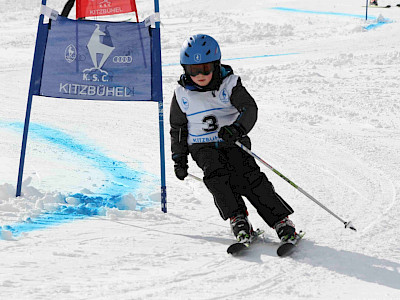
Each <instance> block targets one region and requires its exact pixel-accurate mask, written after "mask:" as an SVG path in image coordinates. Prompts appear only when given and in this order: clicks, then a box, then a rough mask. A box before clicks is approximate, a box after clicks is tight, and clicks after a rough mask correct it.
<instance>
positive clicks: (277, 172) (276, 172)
mask: <svg viewBox="0 0 400 300" xmlns="http://www.w3.org/2000/svg"><path fill="white" fill-rule="evenodd" d="M236 145H237V146H239V147H240V148H242V149H243V150H244V151H245V152H247V153H248V154H250V155H251V156H252V157H254V158H255V159H257V160H258V161H259V162H261V163H262V164H263V165H264V166H266V167H267V168H269V169H270V170H272V171H273V172H274V173H275V174H277V175H278V176H279V177H281V178H282V179H283V180H285V181H286V182H287V183H289V184H290V185H291V186H293V187H294V188H296V189H297V190H298V191H300V192H301V193H303V194H304V195H305V196H306V197H308V198H309V199H310V200H312V201H314V202H315V203H316V204H318V205H319V206H320V207H322V208H323V209H325V210H326V211H327V212H328V213H330V214H331V215H332V216H334V217H335V218H336V219H338V220H339V221H341V222H342V223H343V224H344V225H345V226H344V227H345V228H350V229H352V230H354V231H357V230H356V229H355V227H354V226H353V224H352V223H351V221H349V222H346V221H344V220H343V219H342V218H340V217H339V216H338V215H336V214H335V213H333V212H332V211H331V210H330V209H328V208H327V207H326V206H325V205H323V204H322V203H321V202H319V201H318V200H317V199H315V198H314V197H313V196H311V195H310V194H309V193H307V192H306V191H305V190H303V189H302V188H301V187H299V186H298V185H297V184H295V183H294V182H293V181H291V180H290V179H289V178H287V177H286V176H284V175H283V174H282V173H280V172H279V171H278V170H276V169H275V168H273V167H272V166H271V165H269V164H268V163H267V162H265V161H264V160H263V159H261V158H260V157H258V156H257V155H256V154H255V153H253V152H252V151H251V150H250V149H248V148H247V147H246V146H244V145H243V144H241V143H240V142H238V141H236Z"/></svg>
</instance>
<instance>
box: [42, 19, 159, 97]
mask: <svg viewBox="0 0 400 300" xmlns="http://www.w3.org/2000/svg"><path fill="white" fill-rule="evenodd" d="M151 43H152V41H151V36H150V31H149V28H148V27H146V26H145V25H144V23H130V22H102V21H89V20H71V19H67V18H64V17H61V16H59V17H58V18H57V20H56V21H52V22H51V24H50V26H49V30H48V37H47V45H46V50H45V55H44V61H43V72H42V78H41V87H40V93H39V95H41V96H48V97H57V98H68V99H87V100H117V101H121V100H122V101H157V100H159V99H152V57H151V55H152V49H151ZM153 63H154V62H153ZM153 67H154V66H153ZM153 79H154V78H153ZM153 96H154V91H153ZM158 98H159V97H158Z"/></svg>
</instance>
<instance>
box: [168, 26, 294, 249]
mask: <svg viewBox="0 0 400 300" xmlns="http://www.w3.org/2000/svg"><path fill="white" fill-rule="evenodd" d="M180 63H181V65H182V67H183V69H184V74H182V75H181V77H180V80H179V81H178V83H179V85H178V86H177V88H176V89H175V93H174V96H173V98H172V103H171V111H170V124H171V131H170V134H171V150H172V159H173V161H174V162H175V165H174V170H175V175H176V177H177V178H178V179H180V180H184V179H185V178H186V176H187V175H188V171H187V170H188V154H189V153H190V154H191V156H192V158H193V160H194V161H195V162H196V163H197V165H198V166H199V167H200V168H201V169H202V170H203V172H204V177H203V180H204V183H205V185H206V187H207V188H208V190H209V191H210V192H211V194H212V195H213V197H214V203H215V205H216V206H217V208H218V210H219V213H220V215H221V217H222V218H223V219H224V220H227V219H230V225H231V229H232V231H233V233H234V235H235V237H236V238H237V240H238V241H239V242H247V241H248V240H249V238H250V235H251V234H252V232H253V228H252V226H251V224H250V222H249V220H248V218H247V216H248V213H247V208H246V204H245V202H244V200H243V198H242V197H246V198H247V199H248V200H249V201H250V203H251V204H252V205H253V206H254V207H255V208H256V210H257V212H258V214H259V215H260V216H261V217H262V218H263V220H264V221H265V222H266V223H267V224H268V225H269V226H270V227H272V228H274V229H275V230H276V232H277V234H278V236H279V238H280V239H281V240H282V241H285V240H287V239H290V238H292V237H294V236H295V235H296V231H295V227H294V224H293V223H292V222H291V220H289V219H288V215H290V214H292V213H293V210H292V208H291V207H290V206H289V205H288V204H287V203H286V202H285V201H284V200H283V199H282V198H281V197H280V196H279V195H278V194H277V193H276V192H275V190H274V187H273V185H272V184H271V182H269V181H268V179H267V177H266V176H265V174H264V173H262V172H261V171H260V168H259V166H258V165H257V164H256V161H255V160H254V158H253V157H252V156H251V155H249V154H247V153H246V152H245V151H243V150H242V149H241V148H240V147H238V146H237V145H235V142H236V141H239V142H240V143H242V144H243V145H245V146H246V147H247V148H250V147H251V144H250V139H249V137H248V136H247V134H248V133H249V131H250V130H251V129H252V128H253V126H254V124H255V122H256V120H257V105H256V103H255V101H254V99H253V98H252V96H251V95H250V94H249V93H248V92H247V90H246V89H245V88H244V87H243V85H242V83H241V79H240V77H239V76H237V75H234V74H233V70H232V68H231V67H230V66H228V65H221V52H220V47H219V45H218V43H217V42H216V41H215V40H214V39H213V38H212V37H210V36H208V35H205V34H196V35H193V36H191V37H189V38H188V39H187V40H185V42H184V43H183V45H182V48H181V52H180Z"/></svg>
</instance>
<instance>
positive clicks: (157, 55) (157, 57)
mask: <svg viewBox="0 0 400 300" xmlns="http://www.w3.org/2000/svg"><path fill="white" fill-rule="evenodd" d="M154 12H155V13H156V14H157V13H159V12H160V7H159V2H158V0H154ZM153 35H154V37H153V38H154V39H153V41H155V42H154V43H153V47H154V49H153V50H154V51H153V55H154V56H155V57H153V61H152V63H153V64H156V67H157V69H158V70H157V73H158V74H159V76H158V78H155V86H156V87H159V89H160V92H161V94H159V95H157V97H158V98H159V99H158V117H159V130H160V160H161V210H162V211H163V212H164V213H166V212H167V186H166V179H165V147H164V105H163V97H162V69H161V36H160V22H158V21H157V22H156V28H155V30H154V31H153Z"/></svg>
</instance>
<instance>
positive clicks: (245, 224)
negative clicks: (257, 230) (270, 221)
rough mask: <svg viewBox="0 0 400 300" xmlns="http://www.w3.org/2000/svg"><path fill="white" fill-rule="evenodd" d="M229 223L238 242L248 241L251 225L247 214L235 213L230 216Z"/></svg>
mask: <svg viewBox="0 0 400 300" xmlns="http://www.w3.org/2000/svg"><path fill="white" fill-rule="evenodd" d="M230 224H231V229H232V232H233V234H234V235H235V237H236V240H237V241H238V242H239V243H249V242H250V241H251V240H250V237H251V234H252V233H253V227H252V226H251V224H250V222H249V220H248V219H247V216H246V215H245V214H243V213H240V214H237V215H236V216H234V217H231V218H230Z"/></svg>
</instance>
